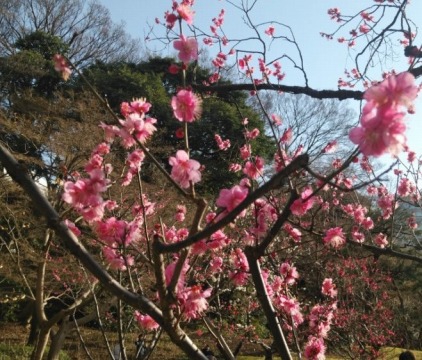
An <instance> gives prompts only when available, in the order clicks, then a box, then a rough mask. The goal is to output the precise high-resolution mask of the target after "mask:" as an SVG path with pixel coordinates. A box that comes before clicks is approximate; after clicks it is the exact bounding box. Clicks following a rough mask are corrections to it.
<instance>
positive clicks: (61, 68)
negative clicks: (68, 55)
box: [53, 54, 72, 81]
mask: <svg viewBox="0 0 422 360" xmlns="http://www.w3.org/2000/svg"><path fill="white" fill-rule="evenodd" d="M53 62H54V70H56V71H57V72H59V73H60V75H61V76H62V78H63V80H64V81H67V80H68V79H69V77H70V75H71V74H72V70H71V69H70V67H69V64H68V62H67V60H66V59H65V58H64V56H63V55H60V54H56V55H54V56H53Z"/></svg>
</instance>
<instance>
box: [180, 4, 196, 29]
mask: <svg viewBox="0 0 422 360" xmlns="http://www.w3.org/2000/svg"><path fill="white" fill-rule="evenodd" d="M176 11H177V13H178V14H179V16H180V18H181V19H183V20H185V21H186V22H187V23H188V24H189V25H192V23H193V16H194V15H195V12H194V11H193V10H192V8H191V6H190V5H188V4H183V3H182V4H180V5H179V6H178V7H177V8H176Z"/></svg>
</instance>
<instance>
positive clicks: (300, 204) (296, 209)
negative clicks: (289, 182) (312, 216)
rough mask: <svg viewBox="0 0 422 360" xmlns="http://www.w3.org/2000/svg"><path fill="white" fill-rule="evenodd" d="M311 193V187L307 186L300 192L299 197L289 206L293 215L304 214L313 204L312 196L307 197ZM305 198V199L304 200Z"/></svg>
mask: <svg viewBox="0 0 422 360" xmlns="http://www.w3.org/2000/svg"><path fill="white" fill-rule="evenodd" d="M311 194H312V189H311V188H307V189H305V190H304V191H303V192H302V193H301V194H300V199H297V200H295V201H294V202H293V204H292V205H291V207H290V210H291V211H292V214H293V215H297V216H302V215H304V214H306V213H307V212H308V211H309V210H310V209H312V206H313V205H314V198H313V197H311V198H309V199H307V198H308V197H309V196H310V195H311ZM305 199H307V200H305Z"/></svg>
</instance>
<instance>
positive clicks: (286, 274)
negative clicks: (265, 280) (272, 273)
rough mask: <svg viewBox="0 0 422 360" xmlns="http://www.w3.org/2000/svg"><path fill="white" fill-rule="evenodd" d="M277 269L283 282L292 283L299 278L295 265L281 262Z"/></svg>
mask: <svg viewBox="0 0 422 360" xmlns="http://www.w3.org/2000/svg"><path fill="white" fill-rule="evenodd" d="M279 271H280V274H281V276H282V277H283V279H284V282H285V284H287V285H293V284H294V283H295V282H296V280H297V279H298V278H299V273H298V272H297V270H296V267H294V266H292V265H291V264H290V263H288V262H284V263H283V264H281V265H280V269H279Z"/></svg>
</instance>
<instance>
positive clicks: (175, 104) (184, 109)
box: [171, 89, 202, 123]
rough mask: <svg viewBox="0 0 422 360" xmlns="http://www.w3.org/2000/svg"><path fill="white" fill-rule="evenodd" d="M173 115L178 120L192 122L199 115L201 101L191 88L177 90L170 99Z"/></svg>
mask: <svg viewBox="0 0 422 360" xmlns="http://www.w3.org/2000/svg"><path fill="white" fill-rule="evenodd" d="M171 107H172V108H173V115H174V117H175V118H176V119H177V120H179V121H185V122H189V123H191V122H193V121H195V120H197V119H199V117H200V116H201V110H202V101H201V100H200V99H199V97H198V96H196V95H195V94H194V93H193V92H192V91H191V90H186V89H182V90H179V91H178V93H177V94H176V96H173V98H172V100H171Z"/></svg>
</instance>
